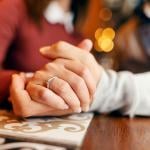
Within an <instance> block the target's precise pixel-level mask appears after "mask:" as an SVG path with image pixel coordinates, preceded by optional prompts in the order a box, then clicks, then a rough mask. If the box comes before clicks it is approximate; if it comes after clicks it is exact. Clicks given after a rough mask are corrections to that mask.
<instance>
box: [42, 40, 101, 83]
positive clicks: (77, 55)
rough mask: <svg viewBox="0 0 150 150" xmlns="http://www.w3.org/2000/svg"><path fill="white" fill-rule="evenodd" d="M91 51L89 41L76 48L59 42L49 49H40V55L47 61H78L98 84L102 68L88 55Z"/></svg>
mask: <svg viewBox="0 0 150 150" xmlns="http://www.w3.org/2000/svg"><path fill="white" fill-rule="evenodd" d="M91 49H92V42H91V40H88V39H86V40H83V41H82V42H81V43H80V44H79V45H78V47H76V46H73V45H71V44H69V43H67V42H63V41H60V42H58V43H56V44H53V45H52V46H49V47H44V48H41V49H40V52H41V54H42V55H43V56H44V57H47V58H48V59H51V60H53V59H58V58H64V59H68V60H75V61H80V62H81V63H82V64H83V65H84V66H86V67H87V68H88V69H89V70H90V72H91V73H92V75H93V77H94V79H95V82H96V83H98V81H99V80H100V77H101V74H102V71H103V69H102V67H101V66H100V65H99V64H98V63H97V62H96V60H95V58H94V56H93V55H92V54H91V53H89V51H90V50H91Z"/></svg>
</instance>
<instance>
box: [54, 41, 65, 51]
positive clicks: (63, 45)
mask: <svg viewBox="0 0 150 150" xmlns="http://www.w3.org/2000/svg"><path fill="white" fill-rule="evenodd" d="M63 47H65V42H64V41H59V42H57V44H56V50H57V51H60V50H61V49H62V48H63Z"/></svg>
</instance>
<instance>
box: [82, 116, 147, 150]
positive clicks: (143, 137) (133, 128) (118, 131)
mask: <svg viewBox="0 0 150 150" xmlns="http://www.w3.org/2000/svg"><path fill="white" fill-rule="evenodd" d="M81 150H150V119H149V118H134V119H129V118H127V117H112V116H96V117H95V118H94V120H93V122H92V123H91V126H90V128H89V129H88V133H87V135H86V137H85V140H84V143H83V146H82V148H81Z"/></svg>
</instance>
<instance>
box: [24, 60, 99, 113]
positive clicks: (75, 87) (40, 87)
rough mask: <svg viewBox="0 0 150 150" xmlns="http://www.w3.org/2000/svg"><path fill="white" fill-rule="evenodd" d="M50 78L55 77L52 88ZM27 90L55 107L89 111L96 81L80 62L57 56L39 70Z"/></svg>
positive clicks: (35, 97) (39, 100)
mask: <svg viewBox="0 0 150 150" xmlns="http://www.w3.org/2000/svg"><path fill="white" fill-rule="evenodd" d="M53 77H55V78H53ZM49 78H53V79H52V81H51V82H50V85H49V89H48V88H47V87H46V82H47V81H48V79H49ZM26 89H27V91H28V93H29V95H30V97H31V98H32V100H34V101H35V102H38V103H42V104H44V105H47V106H49V107H51V108H54V109H60V110H66V109H71V110H72V111H73V112H81V111H82V110H83V111H88V110H89V106H90V104H91V100H92V96H93V94H94V93H95V90H96V84H95V81H94V79H93V76H92V75H91V73H90V71H89V70H88V68H87V67H85V65H83V64H82V63H81V62H80V61H77V60H65V59H57V60H55V61H53V62H51V63H48V64H46V65H45V67H44V68H43V69H42V70H40V71H37V72H35V74H34V76H33V78H32V79H31V81H29V83H28V84H27V88H26Z"/></svg>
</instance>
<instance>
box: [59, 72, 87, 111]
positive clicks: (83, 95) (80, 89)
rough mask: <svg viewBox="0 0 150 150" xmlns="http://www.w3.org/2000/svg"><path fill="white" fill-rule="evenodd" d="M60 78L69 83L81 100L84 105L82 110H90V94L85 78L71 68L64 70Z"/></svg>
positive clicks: (81, 104)
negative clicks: (70, 69)
mask: <svg viewBox="0 0 150 150" xmlns="http://www.w3.org/2000/svg"><path fill="white" fill-rule="evenodd" d="M60 78H61V79H63V80H65V81H66V82H68V83H69V85H70V86H71V88H72V89H73V91H74V92H75V94H76V95H77V97H78V98H79V100H80V106H81V107H82V110H83V111H88V109H89V104H90V94H89V91H88V88H87V86H86V83H85V81H84V79H82V78H81V77H79V76H78V75H76V74H75V73H73V72H71V71H69V70H64V71H63V72H62V75H61V77H60Z"/></svg>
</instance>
